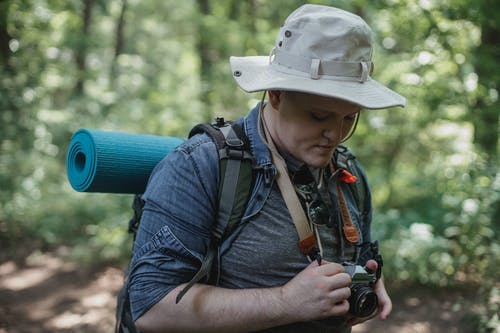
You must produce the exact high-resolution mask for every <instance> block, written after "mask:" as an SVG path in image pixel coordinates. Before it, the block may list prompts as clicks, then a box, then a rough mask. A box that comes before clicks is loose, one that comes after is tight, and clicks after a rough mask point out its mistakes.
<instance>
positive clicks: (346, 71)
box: [269, 47, 373, 82]
mask: <svg viewBox="0 0 500 333" xmlns="http://www.w3.org/2000/svg"><path fill="white" fill-rule="evenodd" d="M269 63H270V64H271V66H273V68H274V69H276V70H278V71H280V72H288V73H290V72H293V73H294V74H298V73H297V72H302V73H303V75H304V76H308V77H310V78H311V79H314V80H318V79H320V78H325V79H334V80H339V79H340V80H348V81H353V80H356V81H359V82H366V81H367V80H368V78H369V75H370V72H371V70H372V67H373V63H372V62H371V61H336V60H322V59H318V58H313V59H311V58H305V57H302V56H300V55H296V54H294V53H292V52H288V51H285V50H283V49H278V48H276V47H274V48H273V49H272V50H271V53H270V55H269Z"/></svg>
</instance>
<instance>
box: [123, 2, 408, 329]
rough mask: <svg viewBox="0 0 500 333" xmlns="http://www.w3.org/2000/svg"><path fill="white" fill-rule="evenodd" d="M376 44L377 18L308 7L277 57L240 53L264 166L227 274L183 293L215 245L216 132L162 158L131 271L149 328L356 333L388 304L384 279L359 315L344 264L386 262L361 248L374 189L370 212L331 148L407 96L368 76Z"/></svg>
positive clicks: (289, 24) (137, 304)
mask: <svg viewBox="0 0 500 333" xmlns="http://www.w3.org/2000/svg"><path fill="white" fill-rule="evenodd" d="M371 54H372V47H371V30H370V28H369V27H368V26H367V24H366V23H365V22H364V21H363V20H362V19H361V18H360V17H358V16H356V15H353V14H351V13H348V12H345V11H342V10H339V9H336V8H332V7H326V6H317V5H305V6H302V7H300V8H298V9H297V10H296V11H294V12H293V13H292V14H291V15H290V16H289V17H288V19H287V20H286V21H285V24H284V25H283V26H282V28H281V30H280V32H279V33H278V37H277V39H276V43H275V47H274V48H273V50H272V52H271V55H270V56H269V57H241V58H236V57H232V58H231V68H232V72H233V76H234V78H235V80H236V81H237V83H238V84H239V85H240V87H241V88H242V89H244V90H245V91H248V92H253V91H265V92H266V91H267V93H268V101H267V102H265V101H264V98H263V101H262V103H260V104H259V105H258V106H257V107H256V108H255V109H254V110H252V111H251V112H250V113H249V114H248V115H247V117H245V118H243V119H240V120H239V121H238V123H239V124H241V125H242V126H243V128H244V130H245V133H246V135H247V137H248V139H249V141H250V145H251V149H252V153H253V155H254V157H255V160H256V163H257V164H258V166H257V169H258V170H259V171H258V173H257V175H256V180H255V185H254V189H253V193H252V196H251V198H250V200H249V203H248V206H247V209H246V211H245V214H244V216H243V218H242V221H241V223H240V225H239V226H238V227H237V229H236V231H234V232H233V233H232V234H231V236H230V237H229V238H228V240H227V241H225V242H224V244H222V246H221V247H220V251H219V258H218V262H219V264H220V265H219V270H220V271H219V279H218V282H217V283H216V284H202V283H197V284H195V285H194V286H193V287H192V288H190V289H189V290H188V291H187V293H186V294H185V295H184V296H183V298H182V299H181V300H180V302H178V303H176V297H177V295H178V294H179V292H180V291H181V290H183V288H184V287H185V286H186V283H187V282H188V281H190V280H191V278H192V277H193V276H194V275H195V274H196V272H197V271H198V269H199V267H200V263H201V261H202V259H203V258H204V256H205V253H206V252H207V249H208V248H209V246H210V230H211V229H210V228H211V226H212V225H213V223H214V216H216V207H217V186H218V175H219V173H218V172H219V171H218V167H219V161H218V157H217V150H216V147H215V145H214V143H213V142H212V140H211V139H210V138H209V137H208V136H207V135H205V134H199V135H196V136H194V137H193V138H191V139H190V140H188V141H187V142H186V143H185V144H183V145H182V146H180V147H179V148H178V149H177V150H176V151H175V152H172V153H171V154H169V156H168V157H167V158H166V159H164V160H163V161H162V162H161V163H160V164H159V165H158V166H157V168H156V169H155V171H154V172H153V174H152V176H151V178H150V181H149V184H148V188H147V190H146V193H145V194H144V196H143V198H144V200H145V202H146V203H145V207H144V210H143V216H142V220H141V224H140V226H139V231H138V233H137V237H136V242H135V245H134V256H133V259H132V264H131V271H130V283H129V288H130V299H131V308H132V313H133V317H134V320H135V322H136V325H137V327H138V328H139V329H140V330H141V331H143V332H160V331H165V332H166V331H168V332H250V331H266V332H348V331H349V330H350V326H352V325H355V324H357V323H360V322H362V321H365V320H368V319H370V318H372V317H373V316H375V315H376V314H377V313H379V315H380V317H381V318H382V319H385V318H386V317H387V316H388V315H389V313H390V311H391V307H392V305H391V301H390V298H389V296H388V295H387V293H386V290H385V287H384V284H383V281H382V280H381V279H380V280H378V281H377V283H376V284H375V286H374V290H375V293H376V294H377V296H378V310H377V311H376V312H374V313H372V314H371V315H368V316H366V317H363V318H360V317H355V316H353V315H352V314H350V313H349V308H350V305H349V302H348V301H347V300H348V298H349V296H350V294H351V290H350V288H349V286H350V284H351V277H350V275H348V274H346V273H345V272H344V267H343V266H342V265H341V264H340V263H343V262H345V261H350V262H357V263H358V264H360V265H365V264H366V267H367V268H369V269H370V270H372V271H376V270H377V265H378V264H377V262H376V261H375V260H370V259H371V258H370V257H368V258H365V257H363V255H362V254H361V253H360V248H361V247H362V244H366V242H370V241H371V238H370V223H371V202H370V197H369V195H367V196H366V203H365V205H364V207H365V208H364V209H363V210H362V211H360V210H359V207H357V205H356V203H355V199H354V197H353V195H352V193H351V192H350V191H349V189H348V188H347V184H345V183H343V182H342V181H341V180H340V178H339V177H338V175H339V171H340V170H339V169H338V168H337V166H335V165H334V163H333V160H332V156H333V154H334V151H335V148H336V147H337V146H338V145H339V143H341V142H342V141H343V140H345V139H346V138H347V137H349V136H350V134H352V131H353V130H354V128H355V124H356V122H357V117H358V115H359V112H360V110H361V108H366V109H380V108H387V107H392V106H404V105H405V103H406V101H405V99H404V98H403V97H401V96H400V95H398V94H397V93H395V92H393V91H391V90H389V89H388V88H386V87H384V86H382V85H381V84H379V83H378V82H376V81H374V80H373V79H371V78H370V73H371V69H372V63H371ZM361 178H362V179H361V180H364V178H365V175H364V173H363V172H361ZM361 180H358V181H361ZM313 203H316V204H313ZM318 203H319V204H318ZM313 209H315V210H316V212H318V211H319V212H321V214H316V215H315V214H313V213H314V212H313ZM325 212H326V214H325ZM315 216H316V217H315ZM317 216H323V217H322V218H317ZM325 216H326V217H325ZM308 244H309V245H308ZM312 249H317V251H316V252H314V251H312Z"/></svg>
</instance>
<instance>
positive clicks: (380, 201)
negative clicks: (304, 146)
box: [0, 0, 500, 332]
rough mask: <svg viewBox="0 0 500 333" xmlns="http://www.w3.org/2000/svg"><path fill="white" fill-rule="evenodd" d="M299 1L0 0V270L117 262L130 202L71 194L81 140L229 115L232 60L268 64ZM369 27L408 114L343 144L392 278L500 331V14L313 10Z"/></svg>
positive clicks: (238, 104) (487, 10)
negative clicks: (440, 295) (44, 263)
mask: <svg viewBox="0 0 500 333" xmlns="http://www.w3.org/2000/svg"><path fill="white" fill-rule="evenodd" d="M303 3H304V2H303V1H297V0H273V1H265V0H249V1H239V0H224V1H210V0H197V1H195V0H185V1H177V0H162V1H159V0H157V1H139V0H109V1H105V0H82V1H77V0H71V1H66V0H53V1H48V0H32V1H28V0H10V1H9V0H0V112H1V113H0V154H1V155H0V246H1V254H0V259H1V260H2V261H6V260H8V259H9V258H13V257H17V258H22V257H23V256H27V255H29V254H30V253H32V252H33V251H38V252H42V253H43V252H45V251H49V250H53V249H56V248H60V247H64V248H66V249H68V251H67V252H68V256H69V257H70V258H71V259H72V260H74V261H75V262H77V263H79V265H81V267H82V268H83V267H98V266H103V265H110V264H116V265H125V263H126V262H127V260H128V259H129V255H130V247H131V237H130V235H128V234H127V223H128V220H129V219H130V217H131V214H132V210H131V208H130V205H131V201H132V198H131V196H130V195H117V194H102V193H78V192H75V191H74V190H73V189H72V188H71V186H70V185H69V183H68V181H67V178H66V171H65V158H66V150H67V147H68V144H69V142H70V139H71V135H72V134H73V133H74V132H75V131H76V130H77V129H78V128H82V127H84V128H94V129H102V130H109V131H120V132H129V133H141V134H157V135H168V136H178V137H186V134H187V133H188V131H189V129H190V128H191V127H192V126H193V125H194V124H197V123H199V122H207V121H212V120H213V118H214V117H216V116H218V115H222V116H224V117H225V118H226V119H236V118H238V117H240V116H241V115H244V114H245V113H246V112H247V111H248V110H249V108H250V107H252V106H254V105H255V104H256V103H257V102H258V100H259V98H260V94H246V93H244V92H242V91H241V90H239V88H238V87H237V86H236V84H235V83H234V82H233V79H232V77H231V73H230V69H229V65H228V58H229V56H230V55H237V56H243V55H266V54H269V51H270V47H271V46H272V45H273V43H274V38H275V36H276V32H277V30H278V29H279V25H280V24H281V23H282V22H283V20H284V19H285V18H286V16H287V15H288V14H289V13H290V12H291V11H292V10H293V9H295V8H296V7H298V6H299V5H301V4H303ZM310 3H319V4H329V5H334V6H337V7H340V8H343V9H346V10H349V11H352V12H354V13H356V14H358V15H360V16H362V17H363V18H364V19H365V20H366V21H367V22H368V23H369V25H370V26H371V27H372V28H373V30H374V38H375V44H376V48H375V54H374V62H375V72H374V73H373V76H374V77H375V78H376V79H377V80H379V81H381V82H383V83H384V84H386V85H388V86H389V87H391V88H392V89H394V90H396V91H398V92H400V93H401V94H402V95H404V96H405V97H406V98H407V99H408V106H407V107H406V109H404V110H401V109H388V110H382V111H375V112H364V113H363V114H362V117H361V120H360V124H359V126H358V129H357V132H356V134H355V136H354V137H353V138H352V139H350V141H349V146H350V147H351V149H352V150H353V151H354V152H355V154H356V155H357V157H358V159H359V160H360V161H361V162H362V164H363V165H364V167H365V168H366V170H367V173H368V176H369V179H370V180H371V187H372V191H373V200H374V205H375V212H374V222H373V230H374V237H375V238H378V239H380V240H381V243H382V252H383V254H384V257H385V258H386V259H385V266H384V275H385V278H386V280H387V284H390V285H392V286H399V287H401V288H402V287H406V288H407V287H408V286H414V285H415V286H425V287H428V288H436V289H443V288H448V289H449V290H452V289H457V288H458V289H459V288H475V289H476V290H477V291H478V293H479V295H480V296H481V299H482V306H481V307H479V308H478V309H475V310H474V311H473V313H471V316H470V317H469V319H473V322H474V327H476V328H477V331H484V332H487V331H493V330H495V328H497V327H498V325H499V318H498V311H499V304H500V285H499V280H498V276H499V272H500V271H499V266H500V259H499V258H500V243H499V230H500V217H499V216H500V172H499V168H498V156H499V137H498V133H499V115H500V108H499V102H498V83H499V77H500V66H498V59H500V51H499V49H500V30H499V19H498V18H499V17H500V2H499V1H495V0H478V1H465V0H419V1H417V0H407V1H403V0H376V1H368V0H353V1H311V2H310Z"/></svg>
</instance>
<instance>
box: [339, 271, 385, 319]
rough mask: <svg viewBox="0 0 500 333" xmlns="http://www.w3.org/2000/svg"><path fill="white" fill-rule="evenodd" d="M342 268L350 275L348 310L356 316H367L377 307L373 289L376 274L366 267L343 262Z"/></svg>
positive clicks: (376, 298)
mask: <svg viewBox="0 0 500 333" xmlns="http://www.w3.org/2000/svg"><path fill="white" fill-rule="evenodd" d="M342 266H344V270H345V272H346V273H347V274H349V276H350V277H351V280H352V281H351V285H350V286H349V288H350V289H351V296H350V297H349V298H348V299H347V300H348V301H349V312H350V313H351V314H352V315H354V316H356V317H367V316H369V315H371V314H372V313H373V312H374V311H375V309H377V307H378V297H377V294H375V291H374V290H373V286H374V285H375V283H376V282H377V280H378V279H377V275H376V274H375V273H374V272H372V271H371V270H369V269H368V268H366V267H363V266H360V265H356V264H352V263H343V264H342Z"/></svg>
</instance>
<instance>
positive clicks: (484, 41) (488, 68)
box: [473, 0, 500, 166]
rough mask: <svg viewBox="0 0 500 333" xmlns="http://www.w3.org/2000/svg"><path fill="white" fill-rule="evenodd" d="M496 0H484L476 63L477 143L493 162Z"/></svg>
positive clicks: (499, 39) (499, 110)
mask: <svg viewBox="0 0 500 333" xmlns="http://www.w3.org/2000/svg"><path fill="white" fill-rule="evenodd" d="M494 2H495V1H491V0H485V1H483V2H482V3H481V7H480V8H481V9H480V15H481V18H480V24H481V45H480V46H479V47H478V48H477V49H476V52H475V56H476V58H475V59H476V61H475V67H476V73H477V75H478V78H479V79H478V89H480V91H479V93H480V94H479V97H478V101H477V104H476V105H475V107H474V115H473V117H474V121H473V124H474V144H475V145H476V147H477V148H478V149H479V150H480V151H481V152H483V153H485V154H486V155H487V157H488V162H489V164H490V165H493V166H495V165H496V164H497V161H498V139H499V137H498V130H499V121H500V105H499V102H498V89H499V88H500V87H498V82H499V80H500V70H499V69H498V58H499V57H500V29H499V25H498V20H497V19H496V18H492V17H491V15H489V12H490V10H491V8H492V6H493V7H494V6H497V7H498V6H499V5H498V4H494ZM490 90H491V91H497V96H496V97H491V96H489V95H490Z"/></svg>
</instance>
